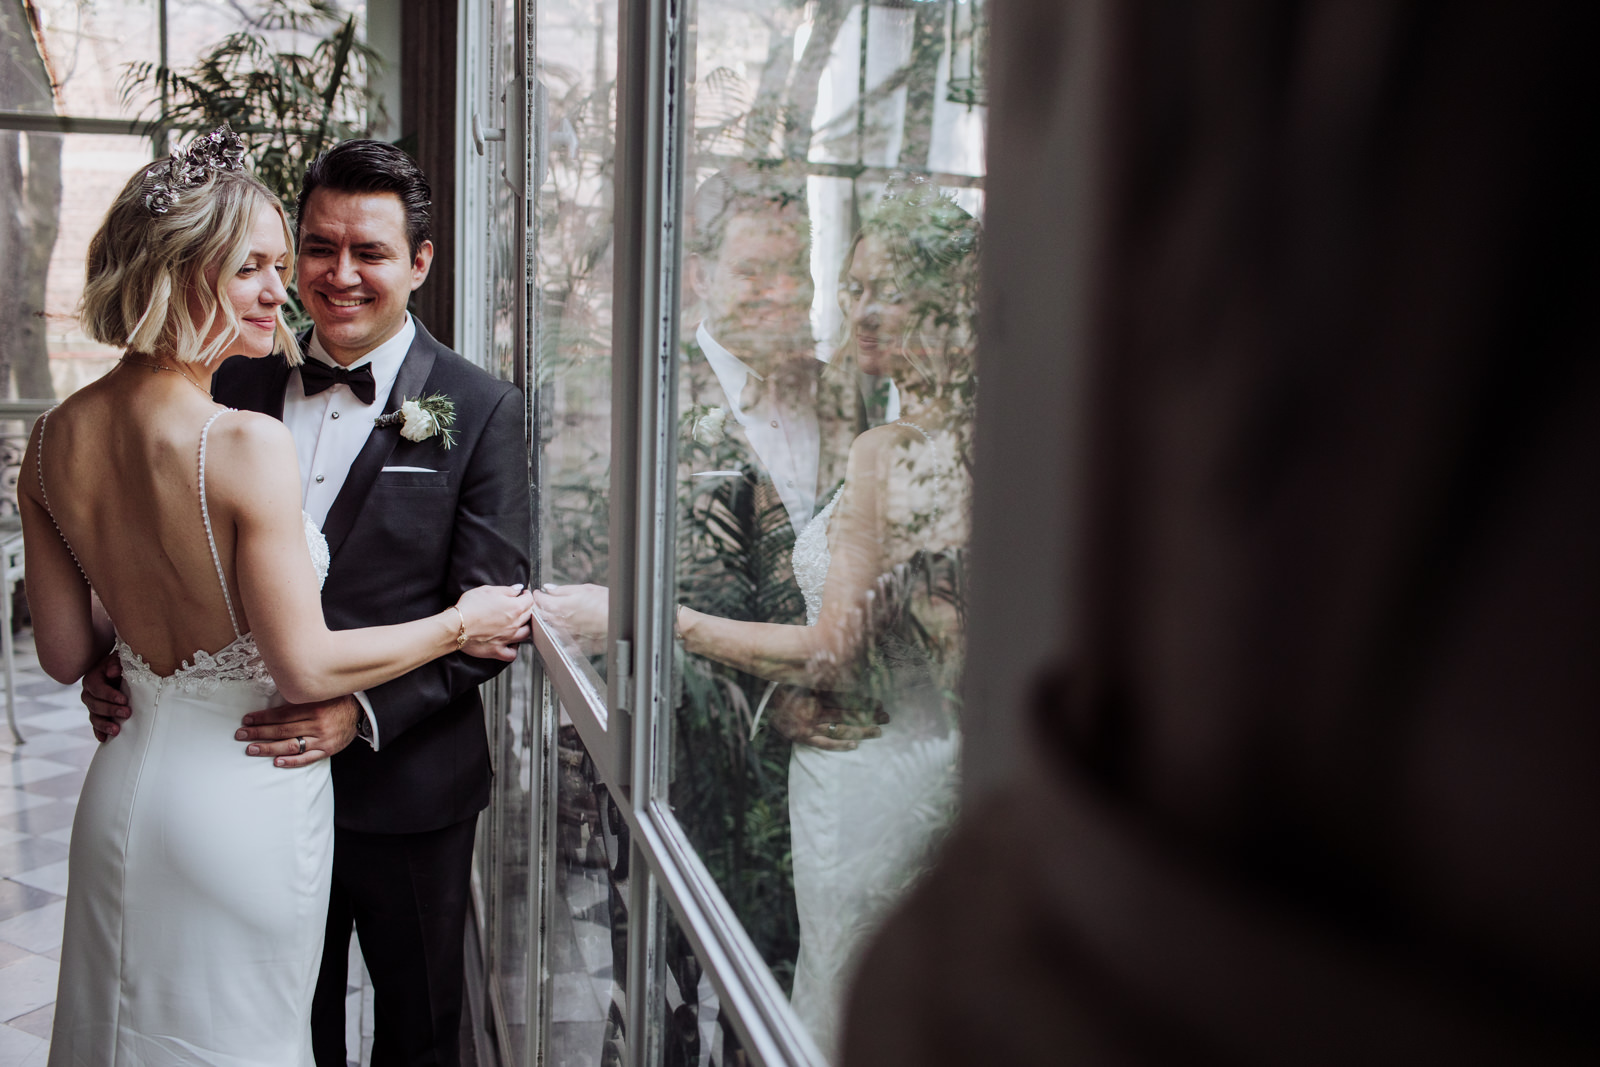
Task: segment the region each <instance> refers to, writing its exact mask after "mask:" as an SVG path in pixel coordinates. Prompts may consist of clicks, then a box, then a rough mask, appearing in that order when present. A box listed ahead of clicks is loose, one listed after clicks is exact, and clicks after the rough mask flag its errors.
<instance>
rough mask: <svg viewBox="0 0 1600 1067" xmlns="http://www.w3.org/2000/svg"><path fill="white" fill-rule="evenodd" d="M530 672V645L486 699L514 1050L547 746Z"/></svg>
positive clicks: (502, 1004)
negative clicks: (493, 719) (491, 719)
mask: <svg viewBox="0 0 1600 1067" xmlns="http://www.w3.org/2000/svg"><path fill="white" fill-rule="evenodd" d="M533 675H534V667H533V654H532V650H531V649H525V650H524V651H523V652H522V654H521V655H519V656H518V657H517V661H516V662H515V663H513V664H512V665H511V667H510V668H509V669H508V670H507V671H506V672H505V673H504V674H501V675H500V676H499V677H497V678H496V679H495V680H494V681H493V683H492V684H491V685H490V687H489V691H488V692H487V693H486V697H487V699H486V701H485V704H484V706H485V707H486V708H487V709H489V710H490V714H495V713H496V712H498V713H499V715H500V721H499V722H498V723H495V724H493V725H494V727H495V728H494V730H493V731H491V733H490V736H491V737H492V738H493V739H494V743H495V746H496V750H497V751H496V754H495V760H494V767H495V776H494V798H493V806H492V808H491V810H490V819H489V825H490V828H491V834H492V842H493V843H492V846H491V848H490V849H489V852H490V854H491V855H492V856H493V857H494V864H493V866H494V870H493V872H492V877H493V879H494V904H493V923H492V924H491V927H490V930H489V937H490V938H491V942H492V947H491V949H490V965H491V968H492V974H493V981H494V983H495V987H496V991H497V993H498V1004H497V1010H498V1012H499V1018H500V1020H501V1022H502V1023H503V1024H504V1025H505V1029H506V1036H507V1037H508V1038H509V1039H510V1043H511V1047H512V1048H517V1049H519V1048H523V1047H525V1046H526V1043H527V1040H528V1036H527V1035H528V1002H529V997H528V953H529V949H530V948H531V944H532V923H533V914H534V904H533V901H532V871H531V869H530V863H531V862H532V860H533V847H534V843H535V840H536V837H537V835H536V828H535V826H534V821H533V820H534V817H535V813H536V812H538V811H539V810H540V807H539V804H538V798H537V797H536V796H535V793H534V791H535V790H536V789H537V788H539V785H540V783H541V777H542V776H541V775H540V774H539V773H538V769H537V761H538V759H539V757H540V753H541V750H542V746H541V745H540V743H539V718H538V714H539V707H538V704H537V701H536V697H537V696H538V693H537V691H536V690H535V688H534V679H533Z"/></svg>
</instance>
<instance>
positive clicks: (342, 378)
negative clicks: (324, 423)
mask: <svg viewBox="0 0 1600 1067" xmlns="http://www.w3.org/2000/svg"><path fill="white" fill-rule="evenodd" d="M300 383H301V384H302V385H304V386H305V387H306V396H316V395H317V394H318V393H320V392H322V391H323V390H324V389H327V388H328V387H330V386H334V385H348V386H349V387H350V391H351V392H352V393H354V394H355V395H356V399H357V400H359V401H361V402H362V403H363V404H370V403H372V401H373V400H374V399H375V398H376V397H377V395H378V383H377V382H375V381H373V380H372V364H370V363H363V364H362V365H361V366H359V367H357V368H356V369H355V370H350V369H349V368H348V367H330V366H328V365H327V364H326V363H324V362H322V361H321V360H320V359H308V360H306V361H305V362H304V363H302V364H300Z"/></svg>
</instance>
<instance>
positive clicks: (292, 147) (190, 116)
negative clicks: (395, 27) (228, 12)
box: [122, 0, 384, 330]
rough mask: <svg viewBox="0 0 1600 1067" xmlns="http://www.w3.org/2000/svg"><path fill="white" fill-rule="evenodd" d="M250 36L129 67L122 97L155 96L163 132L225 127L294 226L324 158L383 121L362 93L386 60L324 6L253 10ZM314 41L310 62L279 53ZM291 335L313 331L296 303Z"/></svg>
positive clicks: (316, 1) (333, 8) (300, 1)
mask: <svg viewBox="0 0 1600 1067" xmlns="http://www.w3.org/2000/svg"><path fill="white" fill-rule="evenodd" d="M254 11H255V14H254V16H253V17H250V18H249V21H248V28H246V29H243V30H239V31H237V32H235V33H231V34H229V35H228V36H227V37H225V38H223V40H222V41H220V42H219V43H217V44H216V45H214V46H212V47H211V48H210V49H208V50H205V51H203V52H202V54H201V55H200V58H199V59H198V60H196V61H195V63H194V64H193V65H192V66H188V67H182V68H174V67H164V66H161V65H159V64H155V63H149V62H142V63H130V64H128V65H127V68H126V70H125V71H124V74H123V79H122V92H123V95H124V97H125V98H131V97H132V96H134V95H135V94H136V93H137V92H138V91H139V90H141V89H153V90H154V92H155V98H156V100H157V103H156V104H155V105H153V114H149V115H147V116H146V117H149V118H153V119H154V120H155V121H156V122H158V123H159V124H160V125H161V126H163V127H165V128H166V129H168V130H171V131H175V132H180V133H203V132H207V131H210V130H212V129H215V128H216V127H217V126H220V125H221V124H222V123H224V122H226V123H228V124H229V125H230V126H232V127H233V131H234V132H235V133H237V134H239V136H241V137H243V138H244V140H245V143H246V144H247V145H249V151H248V154H247V156H246V161H247V163H248V164H249V166H250V168H251V170H252V171H253V172H254V173H255V175H256V177H258V178H260V179H261V180H262V182H264V183H265V184H266V186H267V188H269V189H271V190H272V191H273V192H274V193H275V194H277V197H278V199H279V200H280V201H281V202H282V203H283V206H284V210H285V211H287V212H288V213H289V215H290V217H291V218H292V217H293V216H294V209H295V200H296V198H297V197H298V195H299V191H300V180H301V177H302V176H303V175H304V174H305V169H306V167H307V166H308V165H309V164H310V163H311V161H312V160H313V159H315V158H316V156H317V153H319V152H321V151H322V150H323V149H325V148H327V147H329V146H331V145H334V144H337V143H338V142H339V141H342V140H345V139H347V138H351V137H361V136H365V135H366V133H367V131H368V130H369V129H370V127H371V125H372V124H373V120H374V119H377V118H379V117H381V116H382V115H383V114H384V110H383V106H382V103H381V101H376V100H374V98H373V97H372V95H371V93H370V92H369V90H368V89H367V83H368V76H369V74H371V73H372V72H375V71H377V70H379V69H381V66H382V60H381V58H380V57H379V56H378V54H377V53H376V52H374V51H373V50H372V49H370V48H368V47H367V45H366V44H365V43H364V42H362V41H361V40H360V37H359V35H358V33H357V29H358V27H357V24H356V17H355V16H354V15H349V14H346V13H345V12H343V11H341V10H340V9H339V7H338V6H337V5H336V4H334V3H332V2H330V0H259V2H258V3H257V4H256V5H254ZM307 34H311V35H316V40H315V44H314V45H313V46H312V48H311V50H310V51H309V52H307V53H301V52H297V51H294V50H293V49H292V48H290V47H280V46H281V45H284V44H285V43H292V42H294V41H296V40H298V39H299V38H301V37H303V36H304V35H307ZM285 317H286V318H287V319H288V321H289V325H290V326H291V328H294V329H297V330H298V329H303V328H305V327H306V326H308V325H310V321H309V319H308V318H307V317H306V315H305V312H304V310H303V308H302V307H301V305H300V303H299V301H298V299H295V300H292V301H291V302H290V305H289V306H288V307H287V308H285Z"/></svg>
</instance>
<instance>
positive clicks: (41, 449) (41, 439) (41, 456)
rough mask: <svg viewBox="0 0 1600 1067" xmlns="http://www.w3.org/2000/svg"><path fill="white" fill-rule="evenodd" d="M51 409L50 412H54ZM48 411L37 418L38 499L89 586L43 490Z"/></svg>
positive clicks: (80, 564)
mask: <svg viewBox="0 0 1600 1067" xmlns="http://www.w3.org/2000/svg"><path fill="white" fill-rule="evenodd" d="M54 410H55V408H51V409H50V411H54ZM50 411H46V412H45V413H44V414H42V415H40V416H39V449H38V452H37V453H36V454H35V456H34V459H35V460H36V461H37V465H38V468H39V499H40V500H42V501H44V513H45V514H46V515H48V516H50V525H51V526H54V527H55V528H56V536H57V537H59V538H61V543H62V544H64V545H66V546H67V555H69V556H71V557H72V562H73V565H74V566H76V567H77V568H78V574H79V576H80V577H82V578H83V584H85V585H88V584H89V576H88V575H87V574H84V573H83V564H82V563H80V562H79V561H78V553H77V552H75V551H73V548H72V542H71V541H68V540H67V535H66V534H64V533H62V532H61V524H60V523H59V522H57V521H56V513H55V512H53V511H51V510H50V494H49V493H47V492H45V488H44V426H45V422H46V421H48V420H49V418H50Z"/></svg>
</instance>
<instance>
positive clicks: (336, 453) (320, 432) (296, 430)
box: [283, 314, 417, 749]
mask: <svg viewBox="0 0 1600 1067" xmlns="http://www.w3.org/2000/svg"><path fill="white" fill-rule="evenodd" d="M416 336H417V327H416V324H415V323H414V322H412V321H411V316H410V315H409V314H407V315H406V321H405V325H403V326H401V327H400V332H399V333H397V334H395V335H394V336H393V337H391V338H389V339H388V340H387V341H385V342H384V343H383V344H381V345H379V346H378V347H377V348H374V349H373V350H372V351H371V352H368V353H367V354H366V355H365V356H363V357H361V358H360V359H358V360H356V361H355V363H353V364H351V367H350V369H351V370H354V369H355V368H357V367H360V366H362V365H363V364H368V363H370V364H371V365H372V380H373V383H374V384H375V385H376V387H377V388H376V389H375V390H374V392H373V397H372V403H370V404H363V403H362V402H361V401H360V400H359V399H357V398H356V395H355V394H354V393H352V392H351V391H350V387H349V386H348V385H343V384H339V385H332V386H329V387H328V388H326V389H324V390H323V391H322V392H320V393H318V394H316V395H315V396H306V390H305V385H304V384H302V382H301V381H300V370H299V368H295V369H293V370H291V371H290V372H289V381H288V384H287V385H285V386H284V390H283V424H284V425H285V426H287V427H289V433H290V434H292V435H293V436H294V450H295V455H296V457H297V458H298V459H299V461H300V487H301V488H300V493H301V506H302V507H303V508H305V511H306V514H307V515H310V516H311V521H312V522H314V523H316V524H317V526H318V527H319V528H320V527H321V526H322V525H323V523H325V522H327V520H328V510H329V509H330V508H332V507H333V502H334V500H335V499H337V498H338V496H339V490H340V489H343V488H344V481H345V478H347V477H348V476H349V474H350V464H352V463H354V462H355V459H356V456H357V455H359V454H360V452H361V449H362V447H363V446H364V445H365V444H366V443H367V438H368V437H370V436H371V435H372V420H373V419H376V418H377V417H378V416H379V415H382V414H383V406H384V402H385V401H387V400H388V399H389V391H390V390H391V389H393V388H394V380H395V378H396V377H398V376H399V374H400V364H402V363H404V362H405V358H406V353H407V352H409V351H410V350H411V342H412V341H413V340H414V339H415V338H416ZM306 358H307V359H315V360H320V361H321V362H323V363H326V364H328V366H330V367H336V366H338V363H337V362H336V361H335V360H334V358H333V357H332V356H330V355H328V352H327V350H326V349H324V348H323V347H322V342H321V341H319V340H318V339H317V335H316V332H315V331H313V332H312V334H311V344H310V346H309V347H308V349H307V352H306ZM355 698H356V700H357V701H358V702H359V703H360V704H361V707H362V708H363V710H364V711H365V712H366V716H367V722H368V723H370V724H371V726H372V741H371V744H372V747H373V748H374V749H376V748H377V747H378V719H377V716H375V715H374V714H373V713H372V701H370V700H368V699H367V694H366V693H356V694H355Z"/></svg>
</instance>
